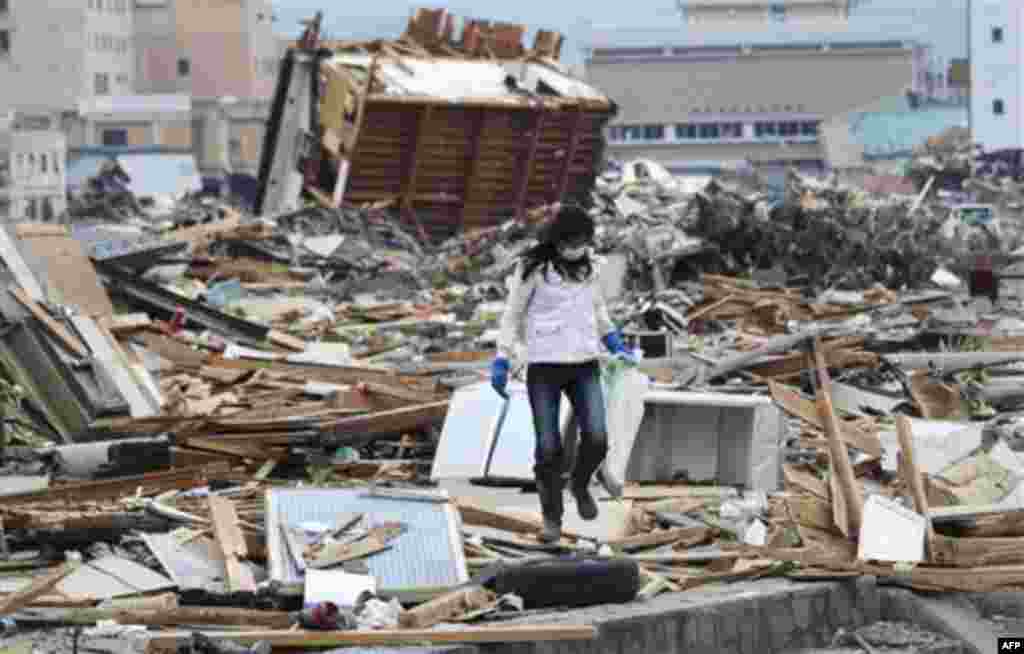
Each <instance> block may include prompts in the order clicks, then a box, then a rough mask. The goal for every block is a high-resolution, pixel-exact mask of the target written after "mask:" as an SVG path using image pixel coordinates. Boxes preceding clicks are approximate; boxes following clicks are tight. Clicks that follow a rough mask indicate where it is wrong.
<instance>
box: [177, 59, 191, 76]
mask: <svg viewBox="0 0 1024 654" xmlns="http://www.w3.org/2000/svg"><path fill="white" fill-rule="evenodd" d="M191 70H192V67H191V64H190V63H189V60H188V59H179V60H178V77H188V76H189V73H190V72H191Z"/></svg>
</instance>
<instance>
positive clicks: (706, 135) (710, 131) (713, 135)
mask: <svg viewBox="0 0 1024 654" xmlns="http://www.w3.org/2000/svg"><path fill="white" fill-rule="evenodd" d="M718 136H719V131H718V123H704V124H703V125H701V126H700V138H702V139H717V138H718Z"/></svg>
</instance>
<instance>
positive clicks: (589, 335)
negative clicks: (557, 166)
mask: <svg viewBox="0 0 1024 654" xmlns="http://www.w3.org/2000/svg"><path fill="white" fill-rule="evenodd" d="M593 238H594V221H593V219H592V218H591V217H590V216H589V215H587V212H586V211H584V210H583V209H582V208H580V207H576V206H567V207H562V208H561V209H559V211H558V213H557V214H556V215H555V217H554V219H553V220H551V222H550V223H549V224H548V225H546V227H545V229H544V230H543V232H542V234H541V237H540V243H539V244H538V245H537V246H536V247H534V248H532V249H531V250H529V251H528V252H526V253H525V254H524V255H523V257H522V260H521V261H520V262H519V264H518V265H517V266H516V271H515V275H514V278H513V285H512V289H511V292H510V294H509V298H508V304H507V306H506V309H505V315H504V316H503V317H502V321H501V334H500V336H499V339H498V356H497V358H495V360H494V364H493V366H492V368H491V385H492V386H493V387H494V390H496V391H497V392H498V394H500V395H501V396H502V397H504V398H506V399H507V398H508V394H507V392H506V390H505V389H506V386H507V385H508V373H509V367H510V365H509V361H510V359H513V358H514V357H515V355H516V351H517V345H518V344H520V343H522V342H523V341H524V340H525V346H526V360H527V364H528V366H527V370H526V389H527V393H528V395H529V398H530V408H531V409H532V411H533V426H534V430H535V432H536V437H537V445H536V449H535V455H534V456H535V464H534V469H533V470H534V477H535V479H536V481H537V492H538V494H539V496H540V504H541V510H542V512H543V515H544V530H543V533H542V534H541V540H543V541H545V542H554V541H557V540H559V539H560V538H561V532H562V513H563V504H562V486H563V477H562V470H563V448H562V435H561V427H560V420H559V409H560V404H561V397H562V393H563V392H564V393H565V394H566V395H567V396H568V397H569V402H570V403H571V405H572V408H573V411H574V413H575V415H576V416H577V421H578V423H579V425H580V445H579V449H578V454H577V457H576V466H575V469H574V471H573V474H572V480H571V484H570V488H571V491H572V494H573V497H575V499H576V506H577V509H578V511H579V514H580V517H581V518H583V519H584V520H593V519H595V518H596V517H597V503H596V502H595V501H594V498H593V496H591V494H590V491H589V489H588V487H589V485H590V479H591V476H592V475H593V474H594V472H595V471H596V470H597V468H598V467H599V466H600V465H601V462H602V461H604V457H605V454H606V453H607V452H608V429H607V426H606V424H605V406H604V394H603V391H602V389H601V370H600V367H599V365H598V358H599V356H600V343H601V342H603V343H604V345H605V346H606V347H607V348H608V350H609V351H610V352H611V353H612V354H614V355H616V356H621V357H625V358H627V359H629V358H631V357H629V355H628V354H627V352H626V349H625V347H623V345H622V339H621V337H620V336H619V333H618V331H616V330H615V328H614V326H613V325H612V322H611V320H610V319H609V317H608V310H607V308H606V307H605V303H604V298H603V297H602V295H601V290H600V288H599V286H598V266H599V263H600V262H599V261H598V260H597V259H596V258H595V257H594V256H593V254H592V253H591V251H590V247H589V245H590V243H591V242H592V241H593ZM523 335H525V339H523V338H522V337H523ZM600 335H603V336H601V338H600V340H599V338H598V337H599V336H600Z"/></svg>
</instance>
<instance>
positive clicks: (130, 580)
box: [57, 556, 175, 600]
mask: <svg viewBox="0 0 1024 654" xmlns="http://www.w3.org/2000/svg"><path fill="white" fill-rule="evenodd" d="M174 588H175V585H174V582H172V581H171V580H170V579H168V578H167V577H164V576H163V575H158V574H157V573H155V572H153V571H152V570H150V569H149V568H146V567H144V566H141V565H139V564H138V563H135V562H134V561H129V560H128V559H122V558H121V557H118V556H105V557H102V558H99V559H96V560H95V561H92V562H91V563H89V564H87V565H83V566H82V567H80V568H79V569H78V570H76V571H75V572H73V573H72V574H71V575H69V576H68V577H67V578H65V579H64V580H63V581H61V582H60V583H59V584H58V585H57V590H58V591H59V592H60V593H62V594H64V595H67V596H68V597H74V598H90V599H98V600H106V599H114V598H117V597H128V596H130V595H141V594H144V593H155V592H157V591H161V590H173V589H174Z"/></svg>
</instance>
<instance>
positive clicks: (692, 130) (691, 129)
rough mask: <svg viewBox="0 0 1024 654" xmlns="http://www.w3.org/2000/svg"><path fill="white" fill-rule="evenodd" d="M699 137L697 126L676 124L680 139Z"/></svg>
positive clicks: (677, 135) (678, 138)
mask: <svg viewBox="0 0 1024 654" xmlns="http://www.w3.org/2000/svg"><path fill="white" fill-rule="evenodd" d="M695 138H697V126H696V125H688V124H686V123H680V124H679V125H676V139H677V140H680V141H684V140H689V139H695Z"/></svg>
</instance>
